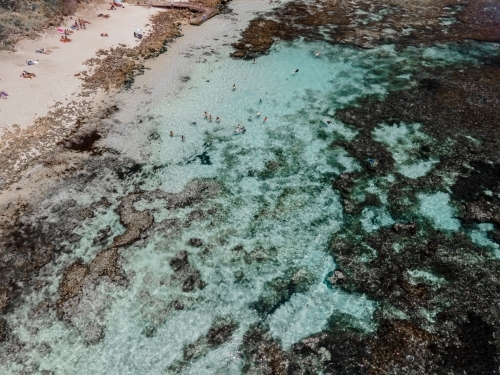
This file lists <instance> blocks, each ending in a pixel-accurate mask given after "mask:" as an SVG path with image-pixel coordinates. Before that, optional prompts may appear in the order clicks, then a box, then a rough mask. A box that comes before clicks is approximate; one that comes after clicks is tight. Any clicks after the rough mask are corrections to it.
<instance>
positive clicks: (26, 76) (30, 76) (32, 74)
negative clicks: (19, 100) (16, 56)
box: [21, 70, 36, 79]
mask: <svg viewBox="0 0 500 375" xmlns="http://www.w3.org/2000/svg"><path fill="white" fill-rule="evenodd" d="M21 77H23V78H29V79H31V78H34V77H36V74H35V73H30V72H27V71H26V70H23V72H22V73H21Z"/></svg>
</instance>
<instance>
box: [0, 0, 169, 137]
mask: <svg viewBox="0 0 500 375" xmlns="http://www.w3.org/2000/svg"><path fill="white" fill-rule="evenodd" d="M123 4H124V7H123V8H117V9H116V10H108V9H109V3H107V2H102V3H99V4H96V3H92V4H89V5H85V4H83V5H84V6H85V8H82V9H80V10H79V12H78V13H77V14H76V15H74V16H72V17H66V18H65V23H64V24H62V25H59V27H61V28H63V29H69V27H70V26H71V25H72V24H73V23H74V21H75V19H78V18H83V19H84V20H86V21H88V22H90V24H87V25H86V30H82V29H80V30H76V31H75V32H74V33H73V34H71V35H69V38H70V39H71V40H72V41H71V42H70V43H62V42H60V40H59V39H60V38H61V35H62V34H60V33H59V32H58V31H57V28H56V27H52V28H49V29H48V30H46V32H45V33H44V34H43V35H42V36H41V37H40V38H39V39H37V40H23V41H21V42H20V43H19V44H18V45H17V52H14V53H12V52H5V51H2V52H0V91H5V92H6V93H8V95H9V96H8V99H7V100H0V137H1V136H2V135H3V134H4V133H5V131H6V130H10V129H12V127H13V126H14V125H18V126H19V127H20V128H21V129H25V128H27V127H29V126H30V125H32V124H33V122H34V120H35V119H36V118H37V117H41V116H44V115H46V114H47V112H49V111H50V109H51V108H54V106H55V105H56V104H57V105H59V106H61V105H62V106H64V105H65V104H67V103H68V102H70V101H79V100H83V99H85V100H88V99H89V98H88V97H83V98H82V97H81V96H78V94H79V93H80V86H81V83H82V81H81V80H80V79H79V78H78V77H76V76H75V74H77V73H79V72H81V71H83V70H86V69H87V66H86V65H84V64H83V63H84V62H85V61H87V60H88V59H90V58H92V57H95V53H96V52H97V51H98V50H100V49H109V48H110V47H117V46H118V45H122V46H124V45H125V46H134V45H136V44H138V43H139V40H138V39H135V38H134V35H133V33H134V29H135V28H136V27H140V28H141V29H142V31H143V33H144V34H145V35H146V34H147V33H148V30H149V26H148V25H149V23H150V22H149V18H150V16H151V15H153V14H155V13H156V12H161V11H164V10H160V9H157V8H147V7H143V6H135V5H130V4H127V3H123ZM99 13H103V14H110V17H109V18H107V19H104V18H102V17H98V14H99ZM101 33H107V34H108V35H109V36H108V37H101ZM41 48H46V49H49V50H52V51H53V52H52V53H50V54H40V53H35V50H36V49H41ZM30 59H31V60H35V61H36V60H38V64H35V65H31V66H28V65H27V63H26V61H28V60H30ZM23 70H26V71H28V72H31V73H35V74H36V77H35V78H32V79H27V78H22V77H21V73H22V72H23Z"/></svg>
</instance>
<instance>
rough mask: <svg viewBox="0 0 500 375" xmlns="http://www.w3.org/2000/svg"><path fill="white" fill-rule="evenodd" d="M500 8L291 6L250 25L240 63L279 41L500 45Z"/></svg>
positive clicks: (486, 3) (481, 1) (389, 2)
mask: <svg viewBox="0 0 500 375" xmlns="http://www.w3.org/2000/svg"><path fill="white" fill-rule="evenodd" d="M499 14H500V8H499V6H498V4H496V3H495V2H494V1H492V0H465V1H461V2H455V3H453V2H450V1H448V0H436V1H429V0H415V1H401V0H378V1H364V0H363V1H356V2H353V1H348V0H338V1H327V0H313V1H307V2H302V1H291V2H287V3H286V4H284V5H283V6H280V7H277V8H276V9H275V10H274V11H271V12H269V13H266V14H264V15H261V16H259V17H258V18H256V19H254V20H252V21H250V25H249V26H248V27H247V28H246V29H245V30H244V31H243V33H242V37H241V39H240V41H239V42H237V43H234V44H233V47H234V48H235V49H236V51H235V52H234V53H233V54H232V56H233V57H235V58H251V57H255V56H258V55H261V54H263V53H266V52H267V51H268V50H269V48H270V47H271V46H272V45H273V43H274V42H275V41H278V40H282V41H292V40H295V39H298V38H301V37H304V38H305V39H306V40H323V41H327V42H332V43H346V44H347V43H348V44H353V45H357V46H359V47H363V48H372V47H374V46H376V45H379V44H386V43H395V44H398V45H429V44H433V43H436V42H461V41H462V40H463V39H475V40H481V41H500V17H499V16H498V15H499Z"/></svg>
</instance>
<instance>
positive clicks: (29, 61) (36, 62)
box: [26, 59, 38, 65]
mask: <svg viewBox="0 0 500 375" xmlns="http://www.w3.org/2000/svg"><path fill="white" fill-rule="evenodd" d="M26 64H28V65H35V64H38V60H31V59H29V60H28V61H26Z"/></svg>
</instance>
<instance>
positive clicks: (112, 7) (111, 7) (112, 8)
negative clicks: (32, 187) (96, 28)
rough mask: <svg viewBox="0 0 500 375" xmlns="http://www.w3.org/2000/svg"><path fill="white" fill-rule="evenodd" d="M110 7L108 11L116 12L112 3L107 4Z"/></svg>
mask: <svg viewBox="0 0 500 375" xmlns="http://www.w3.org/2000/svg"><path fill="white" fill-rule="evenodd" d="M109 4H110V5H111V6H110V8H109V9H108V10H116V8H115V6H114V5H113V3H109Z"/></svg>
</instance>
